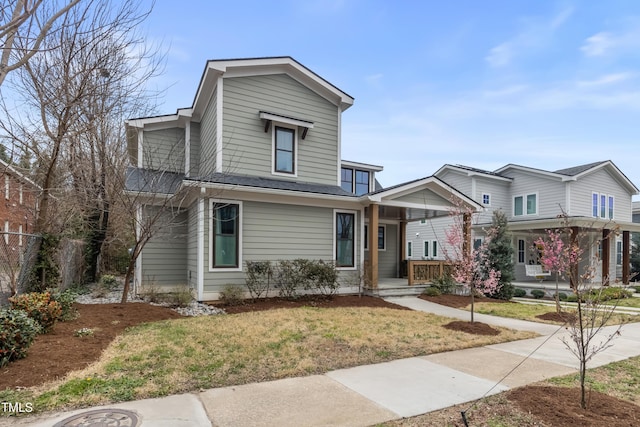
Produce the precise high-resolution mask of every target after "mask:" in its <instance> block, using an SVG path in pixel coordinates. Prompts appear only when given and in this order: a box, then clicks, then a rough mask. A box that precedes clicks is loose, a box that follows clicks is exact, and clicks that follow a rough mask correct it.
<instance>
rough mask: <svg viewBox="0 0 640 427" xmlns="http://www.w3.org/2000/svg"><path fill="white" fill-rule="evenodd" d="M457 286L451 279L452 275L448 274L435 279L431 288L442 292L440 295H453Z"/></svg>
mask: <svg viewBox="0 0 640 427" xmlns="http://www.w3.org/2000/svg"><path fill="white" fill-rule="evenodd" d="M455 286H456V282H455V280H453V277H451V273H449V272H446V273H444V274H443V275H441V276H440V277H438V278H436V279H434V281H433V284H432V285H431V287H435V288H437V289H438V290H439V291H440V294H451V293H453V290H454V288H455Z"/></svg>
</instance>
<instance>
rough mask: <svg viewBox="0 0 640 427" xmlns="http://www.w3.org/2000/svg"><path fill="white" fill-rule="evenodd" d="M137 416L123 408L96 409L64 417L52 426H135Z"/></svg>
mask: <svg viewBox="0 0 640 427" xmlns="http://www.w3.org/2000/svg"><path fill="white" fill-rule="evenodd" d="M137 425H138V416H137V415H136V414H135V413H133V412H131V411H125V410H124V409H96V410H93V411H88V412H83V413H81V414H78V415H74V416H73V417H69V418H66V419H64V420H62V421H60V422H59V423H56V424H55V425H54V426H53V427H83V426H91V427H136V426H137Z"/></svg>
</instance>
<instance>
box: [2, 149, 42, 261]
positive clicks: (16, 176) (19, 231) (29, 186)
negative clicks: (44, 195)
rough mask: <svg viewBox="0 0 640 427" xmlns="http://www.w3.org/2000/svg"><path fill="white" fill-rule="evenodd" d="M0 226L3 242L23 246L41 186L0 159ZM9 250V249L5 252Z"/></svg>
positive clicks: (33, 216) (13, 249)
mask: <svg viewBox="0 0 640 427" xmlns="http://www.w3.org/2000/svg"><path fill="white" fill-rule="evenodd" d="M0 185H1V187H0V188H2V191H1V192H0V227H2V228H1V231H3V238H2V240H3V242H4V244H5V245H7V246H8V247H10V248H12V251H11V253H16V254H17V253H19V251H16V250H15V249H16V248H17V247H20V246H22V245H23V240H24V239H23V237H22V235H23V234H25V233H30V232H32V231H33V226H34V219H35V214H36V208H37V196H38V191H39V190H40V187H39V186H38V185H37V184H36V183H34V182H33V181H32V180H31V179H29V178H28V177H27V176H26V175H24V174H23V173H21V172H20V171H18V170H17V169H16V168H14V167H13V166H11V165H10V164H8V163H6V162H4V161H3V160H1V159H0ZM7 253H8V252H7Z"/></svg>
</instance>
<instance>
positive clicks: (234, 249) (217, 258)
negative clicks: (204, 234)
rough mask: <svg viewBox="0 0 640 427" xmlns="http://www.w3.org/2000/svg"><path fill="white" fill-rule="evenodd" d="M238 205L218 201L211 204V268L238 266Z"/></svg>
mask: <svg viewBox="0 0 640 427" xmlns="http://www.w3.org/2000/svg"><path fill="white" fill-rule="evenodd" d="M239 213H240V206H239V205H236V204H227V203H220V204H214V205H213V227H214V228H213V248H212V256H213V257H212V266H213V268H237V267H238V258H239V257H238V255H239V251H238V246H239V242H238V237H239V233H238V230H239V228H238V221H239Z"/></svg>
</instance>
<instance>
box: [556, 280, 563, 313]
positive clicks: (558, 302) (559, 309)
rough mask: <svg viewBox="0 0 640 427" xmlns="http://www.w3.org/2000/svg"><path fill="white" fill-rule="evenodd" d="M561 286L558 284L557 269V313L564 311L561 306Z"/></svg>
mask: <svg viewBox="0 0 640 427" xmlns="http://www.w3.org/2000/svg"><path fill="white" fill-rule="evenodd" d="M559 290H560V288H559V286H558V272H557V271H556V313H560V312H561V311H562V307H560V292H559Z"/></svg>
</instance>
